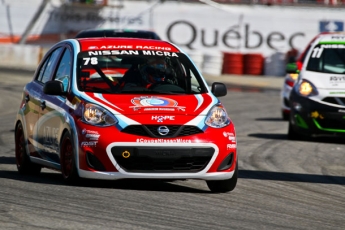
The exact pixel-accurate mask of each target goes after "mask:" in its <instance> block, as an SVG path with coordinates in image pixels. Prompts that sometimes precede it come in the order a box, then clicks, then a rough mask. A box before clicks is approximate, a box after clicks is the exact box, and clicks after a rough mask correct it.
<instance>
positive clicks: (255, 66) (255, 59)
mask: <svg viewBox="0 0 345 230" xmlns="http://www.w3.org/2000/svg"><path fill="white" fill-rule="evenodd" d="M243 62H244V63H243V64H244V68H243V73H244V74H249V75H262V74H263V67H264V57H263V56H262V54H258V53H252V54H245V55H243Z"/></svg>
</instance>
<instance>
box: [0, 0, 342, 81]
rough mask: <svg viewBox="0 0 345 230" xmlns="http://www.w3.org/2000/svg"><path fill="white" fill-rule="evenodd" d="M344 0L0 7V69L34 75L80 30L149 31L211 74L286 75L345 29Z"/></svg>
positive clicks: (60, 2)
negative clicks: (320, 39)
mask: <svg viewBox="0 0 345 230" xmlns="http://www.w3.org/2000/svg"><path fill="white" fill-rule="evenodd" d="M344 12H345V0H214V1H211V0H175V1H174V0H126V1H124V0H26V1H22V0H0V60H1V61H0V67H7V68H23V69H35V68H36V66H37V64H38V62H39V61H40V60H41V58H42V57H43V55H44V53H45V51H47V50H48V49H49V47H51V46H52V45H53V44H55V43H56V42H58V41H60V40H63V39H68V38H73V37H74V36H75V35H76V34H77V33H78V32H79V31H80V30H85V29H95V28H103V29H125V30H136V29H140V30H151V31H154V32H156V33H157V34H158V35H159V36H160V37H161V38H162V39H163V40H168V41H170V42H172V43H174V44H176V45H178V46H179V47H180V48H182V49H183V50H185V52H186V53H188V54H189V55H190V56H191V58H192V59H193V61H194V62H195V64H196V65H197V66H198V67H199V69H200V70H201V71H202V72H203V73H205V74H209V75H222V74H236V75H253V76H277V77H280V76H285V65H286V63H287V62H291V61H293V60H294V59H295V58H296V57H297V55H298V54H299V53H300V52H301V51H302V50H303V49H304V48H305V46H306V45H307V44H308V42H309V41H310V40H311V39H312V38H313V37H315V35H317V34H318V33H320V32H326V31H343V30H344V20H345V18H344Z"/></svg>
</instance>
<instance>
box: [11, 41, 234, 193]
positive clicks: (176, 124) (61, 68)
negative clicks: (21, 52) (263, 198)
mask: <svg viewBox="0 0 345 230" xmlns="http://www.w3.org/2000/svg"><path fill="white" fill-rule="evenodd" d="M226 93H227V89H226V87H225V85H224V84H222V83H217V82H215V83H213V84H212V86H211V88H209V87H208V85H207V84H206V82H205V80H204V79H203V77H202V76H201V74H200V73H199V71H198V70H197V69H196V67H195V65H194V64H193V62H192V61H191V60H190V58H189V57H188V56H187V55H186V54H185V53H184V52H183V51H182V50H181V49H179V48H178V47H176V46H175V45H173V44H171V43H169V42H165V41H159V40H149V39H135V38H79V39H69V40H64V41H61V42H59V43H57V44H56V45H54V46H53V47H52V48H51V49H50V50H49V51H48V52H47V54H46V55H45V57H44V58H43V59H42V61H41V63H40V64H39V66H38V68H37V71H36V72H35V75H34V77H33V79H32V81H31V82H29V83H28V84H27V85H26V86H25V88H24V92H23V96H22V100H21V103H20V108H19V111H18V114H17V116H16V121H15V154H16V163H17V168H18V171H19V172H20V173H23V174H35V173H39V172H40V171H41V168H42V167H46V168H51V169H55V170H60V171H61V173H62V176H63V178H64V180H65V181H66V182H68V183H75V182H77V181H78V178H80V177H81V178H91V179H101V180H117V179H127V178H150V179H168V180H171V179H174V180H178V179H201V180H205V181H206V182H207V185H208V187H209V188H210V190H211V191H213V192H228V191H232V190H233V189H234V188H235V186H236V183H237V177H238V165H237V162H238V157H237V152H236V147H237V146H236V133H235V127H234V124H233V122H232V121H231V120H230V118H229V116H228V114H227V111H226V109H225V108H224V106H223V105H222V103H221V102H220V101H219V99H218V98H217V97H221V96H224V95H226Z"/></svg>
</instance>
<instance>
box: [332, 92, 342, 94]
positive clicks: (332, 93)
mask: <svg viewBox="0 0 345 230" xmlns="http://www.w3.org/2000/svg"><path fill="white" fill-rule="evenodd" d="M329 94H345V92H330V93H329Z"/></svg>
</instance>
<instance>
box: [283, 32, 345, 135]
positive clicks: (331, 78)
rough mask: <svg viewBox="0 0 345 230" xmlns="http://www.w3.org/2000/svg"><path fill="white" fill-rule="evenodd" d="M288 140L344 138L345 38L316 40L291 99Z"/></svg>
mask: <svg viewBox="0 0 345 230" xmlns="http://www.w3.org/2000/svg"><path fill="white" fill-rule="evenodd" d="M290 105H291V114H290V121H289V130H288V137H289V139H300V138H303V137H312V136H341V135H344V134H345V35H343V34H329V35H323V36H322V37H320V38H318V39H317V40H315V42H314V43H313V44H312V46H311V49H310V50H309V52H308V54H307V57H306V60H305V64H303V67H302V70H301V71H300V74H299V78H298V80H297V83H296V84H295V86H294V88H293V90H292V91H291V95H290Z"/></svg>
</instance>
